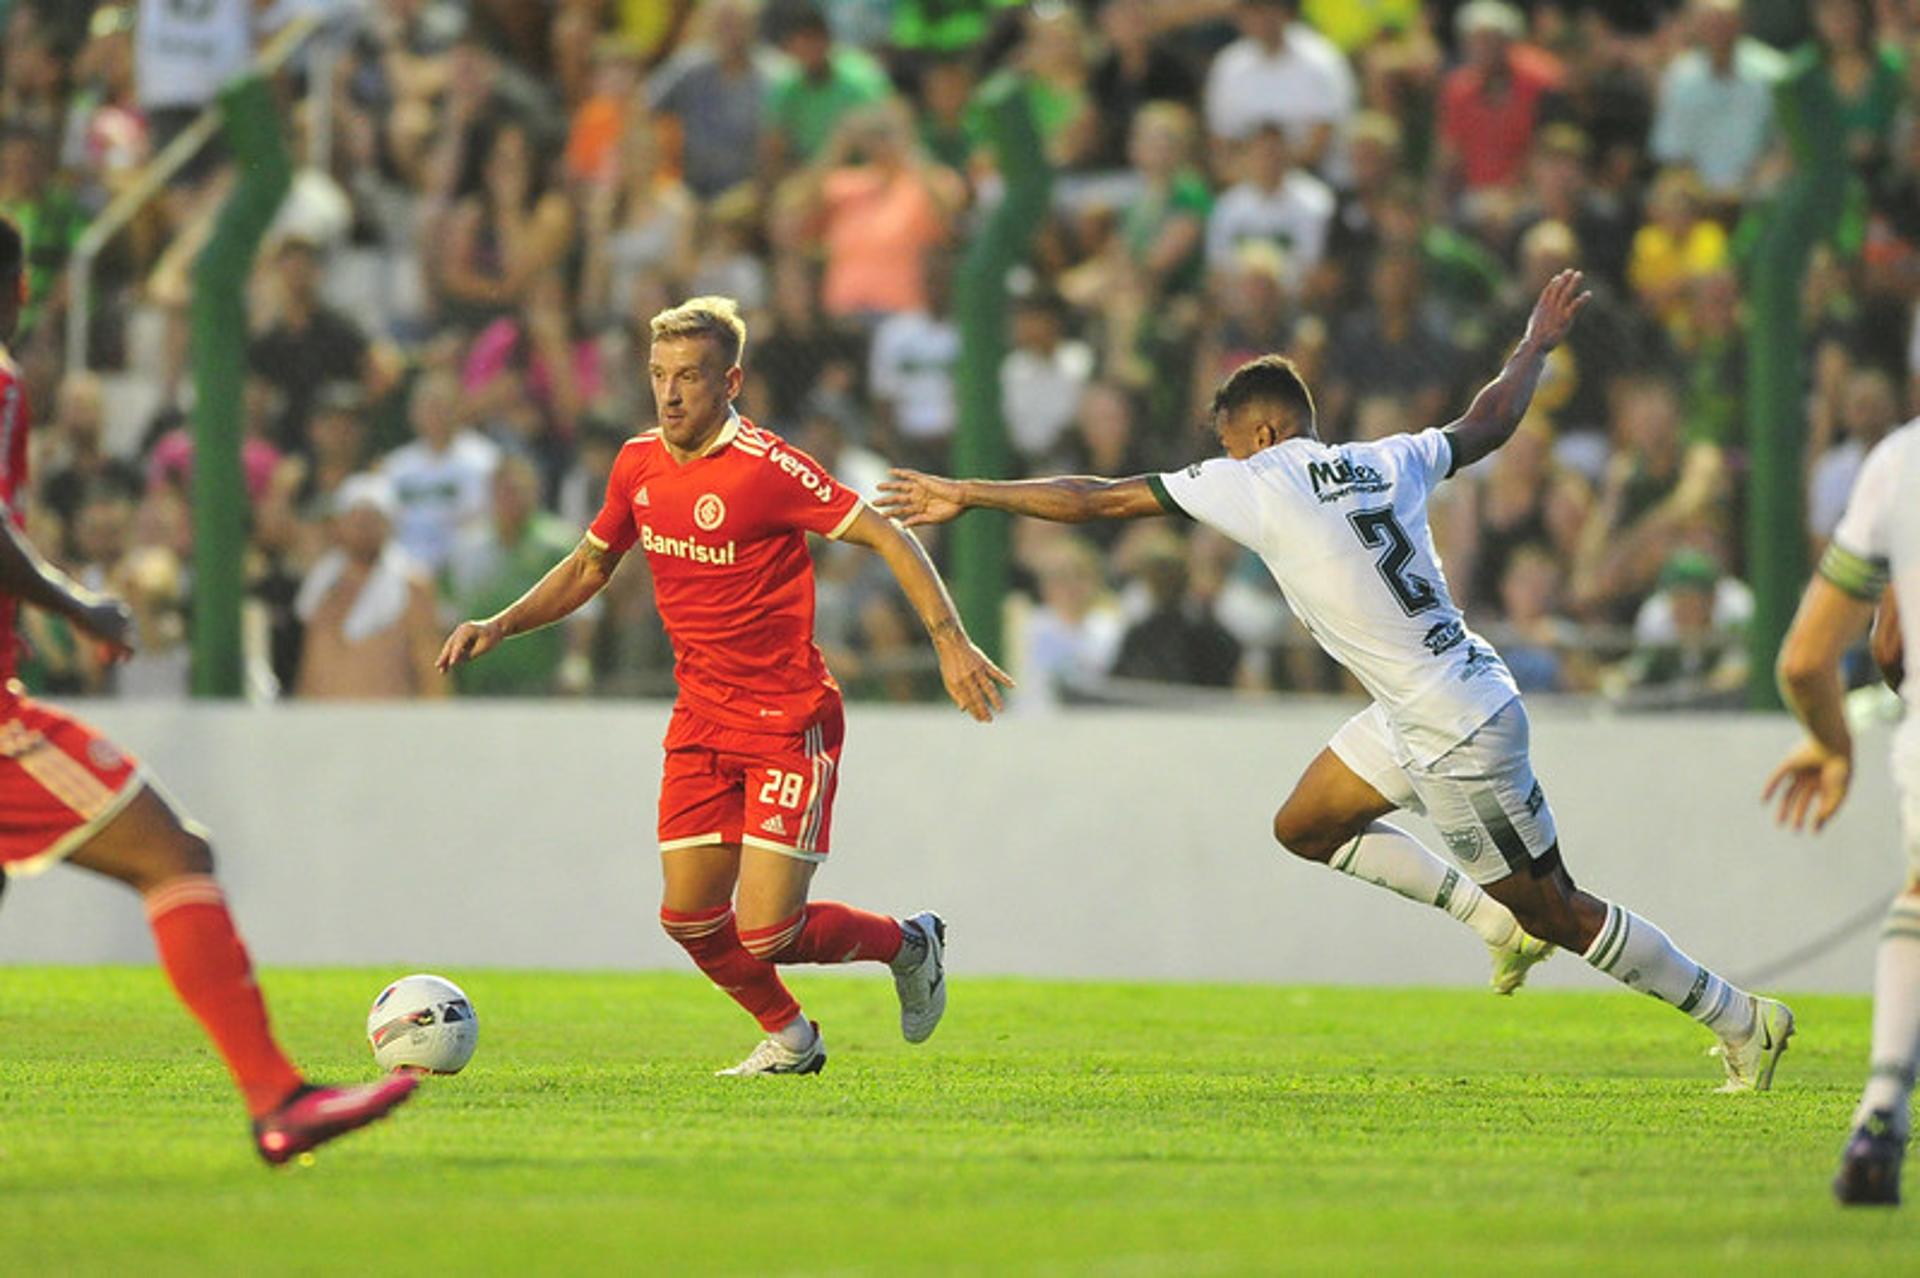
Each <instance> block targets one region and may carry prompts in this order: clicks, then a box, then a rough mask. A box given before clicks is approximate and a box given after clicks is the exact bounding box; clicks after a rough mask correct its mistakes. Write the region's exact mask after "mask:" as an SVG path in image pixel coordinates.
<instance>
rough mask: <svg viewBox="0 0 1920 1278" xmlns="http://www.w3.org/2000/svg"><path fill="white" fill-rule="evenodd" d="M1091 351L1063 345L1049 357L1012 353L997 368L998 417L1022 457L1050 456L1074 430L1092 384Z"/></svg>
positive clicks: (1020, 351)
mask: <svg viewBox="0 0 1920 1278" xmlns="http://www.w3.org/2000/svg"><path fill="white" fill-rule="evenodd" d="M1093 364H1094V359H1093V350H1092V348H1090V347H1089V346H1088V345H1087V344H1086V343H1085V342H1076V341H1066V342H1061V343H1060V344H1059V345H1057V346H1055V347H1054V348H1053V350H1052V351H1051V352H1042V351H1035V350H1028V349H1026V348H1024V347H1015V348H1014V349H1013V350H1011V351H1009V352H1008V353H1007V358H1006V359H1005V360H1004V361H1003V362H1002V363H1001V365H1000V412H1001V414H1002V415H1003V416H1004V417H1005V418H1006V419H1007V434H1008V436H1009V437H1010V438H1011V440H1012V442H1013V447H1014V449H1015V451H1017V452H1018V453H1019V454H1020V455H1021V456H1022V457H1027V458H1038V457H1044V456H1046V455H1047V454H1048V453H1050V452H1051V451H1052V450H1053V448H1054V446H1055V445H1056V444H1058V443H1059V442H1060V437H1061V436H1062V435H1064V434H1066V432H1067V428H1068V427H1069V426H1071V425H1073V419H1074V417H1075V415H1077V414H1078V413H1079V411H1080V397H1081V396H1082V395H1083V394H1085V393H1086V389H1087V383H1088V382H1090V381H1092V380H1093Z"/></svg>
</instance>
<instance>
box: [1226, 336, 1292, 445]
mask: <svg viewBox="0 0 1920 1278" xmlns="http://www.w3.org/2000/svg"><path fill="white" fill-rule="evenodd" d="M1248 404H1278V405H1280V406H1281V407H1283V408H1285V409H1286V410H1287V411H1289V412H1291V413H1292V414H1293V415H1294V417H1295V418H1296V419H1297V420H1298V422H1299V424H1300V427H1301V429H1302V431H1304V432H1305V433H1308V434H1311V433H1312V431H1313V428H1314V409H1313V392H1312V391H1310V390H1308V389H1307V379H1306V378H1304V377H1302V376H1300V369H1299V366H1298V365H1296V364H1295V363H1294V362H1293V361H1292V360H1290V359H1288V358H1287V357H1286V356H1285V355H1262V356H1260V357H1259V358H1258V359H1250V360H1248V361H1247V362H1246V363H1244V364H1242V365H1241V366H1240V367H1238V368H1236V369H1234V370H1233V372H1231V373H1229V374H1227V380H1225V381H1224V382H1221V383H1220V386H1219V389H1217V390H1215V391H1214V392H1213V406H1212V408H1211V410H1210V412H1211V414H1212V416H1213V417H1215V418H1216V419H1217V418H1220V417H1222V416H1226V415H1229V414H1232V413H1235V412H1238V411H1239V410H1240V409H1242V408H1245V407H1246V406H1247V405H1248Z"/></svg>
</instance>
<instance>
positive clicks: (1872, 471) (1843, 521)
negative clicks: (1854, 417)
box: [1820, 427, 1916, 600]
mask: <svg viewBox="0 0 1920 1278" xmlns="http://www.w3.org/2000/svg"><path fill="white" fill-rule="evenodd" d="M1915 438H1916V435H1915V432H1914V429H1913V428H1912V427H1909V428H1907V429H1905V430H1899V431H1895V432H1894V433H1893V434H1891V435H1889V436H1887V437H1886V438H1885V439H1883V440H1881V441H1880V442H1879V443H1878V444H1876V445H1874V448H1873V451H1872V452H1870V453H1868V454H1867V459H1866V460H1865V461H1864V462H1862V463H1861V464H1860V477H1859V478H1858V479H1857V480H1855V481H1854V485H1853V495H1852V496H1851V497H1849V498H1848V499H1847V511H1846V513H1845V514H1844V515H1842V516H1840V523H1839V526H1838V527H1836V528H1835V529H1834V530H1833V540H1832V541H1831V542H1829V543H1828V545H1827V553H1826V554H1825V555H1823V556H1822V557H1821V559H1820V575H1821V576H1822V577H1825V578H1826V579H1827V580H1828V581H1830V582H1832V583H1833V584H1834V585H1835V586H1838V587H1839V588H1840V589H1841V590H1844V591H1846V592H1847V593H1848V594H1850V595H1852V596H1854V597H1855V598H1856V599H1867V600H1873V599H1878V598H1879V597H1880V592H1881V591H1882V590H1884V589H1886V586H1887V578H1888V574H1889V572H1890V567H1889V562H1890V560H1891V557H1892V554H1893V544H1892V542H1893V516H1894V514H1895V513H1896V512H1897V510H1898V502H1897V498H1898V494H1899V490H1900V487H1901V480H1902V478H1903V475H1904V472H1905V471H1906V469H1907V453H1908V452H1910V451H1911V450H1912V447H1913V441H1914V439H1915Z"/></svg>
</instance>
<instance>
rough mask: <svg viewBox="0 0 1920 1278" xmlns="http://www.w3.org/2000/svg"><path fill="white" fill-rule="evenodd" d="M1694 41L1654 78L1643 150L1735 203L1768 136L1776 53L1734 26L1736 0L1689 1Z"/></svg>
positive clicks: (1737, 22)
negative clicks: (1656, 90)
mask: <svg viewBox="0 0 1920 1278" xmlns="http://www.w3.org/2000/svg"><path fill="white" fill-rule="evenodd" d="M1688 19H1689V25H1690V28H1691V30H1690V34H1691V35H1692V36H1693V38H1694V40H1695V41H1696V42H1697V44H1696V47H1694V48H1690V49H1688V50H1686V51H1685V52H1683V53H1682V54H1680V56H1678V57H1676V58H1674V59H1673V60H1672V61H1671V62H1669V63H1668V64H1667V66H1666V70H1665V71H1664V72H1663V73H1662V74H1661V77H1660V101H1659V108H1658V110H1657V111H1656V112H1655V114H1654V119H1653V133H1652V136H1651V137H1650V138H1649V139H1648V143H1647V145H1648V150H1649V151H1651V153H1652V155H1653V158H1654V159H1655V160H1656V161H1658V162H1659V163H1661V164H1663V165H1668V166H1676V167H1683V168H1687V169H1691V170H1692V171H1693V172H1694V173H1695V174H1696V175H1698V177H1699V179H1700V181H1701V183H1702V184H1703V185H1704V186H1705V187H1706V189H1707V191H1708V193H1709V194H1710V195H1711V196H1712V197H1713V199H1715V200H1716V201H1720V202H1722V203H1725V204H1728V205H1738V204H1739V203H1740V202H1741V201H1742V200H1743V199H1744V197H1745V195H1746V192H1747V187H1748V184H1749V183H1750V182H1751V181H1752V180H1753V177H1754V174H1755V173H1756V171H1757V170H1758V169H1759V167H1760V162H1761V160H1762V159H1763V158H1764V157H1765V155H1766V151H1767V147H1768V145H1769V144H1770V142H1771V141H1772V129H1773V87H1774V85H1775V84H1776V83H1777V82H1778V81H1779V79H1780V77H1781V75H1782V73H1783V72H1784V71H1785V69H1786V60H1785V58H1783V57H1782V56H1781V55H1780V53H1779V52H1778V51H1777V50H1775V49H1772V48H1769V47H1768V46H1767V45H1765V44H1762V43H1761V42H1760V41H1758V40H1755V39H1753V38H1752V37H1750V36H1748V35H1746V34H1744V33H1743V31H1742V21H1741V16H1740V3H1739V0H1692V4H1691V5H1690V6H1689V10H1688Z"/></svg>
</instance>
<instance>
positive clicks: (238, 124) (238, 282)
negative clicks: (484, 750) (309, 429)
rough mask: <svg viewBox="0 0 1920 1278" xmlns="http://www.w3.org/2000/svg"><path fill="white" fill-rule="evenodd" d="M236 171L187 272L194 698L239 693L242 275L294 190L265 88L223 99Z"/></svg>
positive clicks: (252, 86)
mask: <svg viewBox="0 0 1920 1278" xmlns="http://www.w3.org/2000/svg"><path fill="white" fill-rule="evenodd" d="M220 111H221V117H222V119H221V122H222V127H223V128H224V130H225V132H226V136H227V141H228V143H229V144H230V145H231V147H232V149H233V156H234V161H235V166H236V170H237V178H236V181H235V183H234V187H233V193H232V194H231V195H229V196H228V197H227V201H226V203H225V204H224V205H222V206H221V208H220V212H219V215H218V220H217V221H216V222H215V224H214V230H213V236H212V238H211V239H209V240H208V241H207V246H206V247H205V248H204V249H202V250H201V251H200V256H199V258H198V259H196V260H195V262H194V264H193V300H192V303H191V305H190V307H189V320H190V323H191V329H192V338H191V340H192V343H193V353H192V365H193V387H194V409H193V581H194V595H193V635H192V641H193V695H195V696H196V697H237V696H239V695H240V693H241V656H240V605H241V601H242V599H243V597H244V595H245V592H246V564H245V560H246V549H247V522H248V519H249V510H248V502H247V487H246V480H245V476H244V475H243V473H242V471H241V467H240V443H241V434H242V404H241V399H242V396H241V392H242V388H243V387H244V385H245V381H246V372H247V305H246V288H247V273H248V272H249V271H250V270H251V269H252V267H253V259H254V255H255V254H256V253H257V252H258V251H259V248H260V241H261V239H262V238H263V237H264V236H265V235H266V233H267V228H268V226H269V225H271V223H272V221H273V215H274V213H275V212H276V211H277V210H278V209H279V207H280V201H281V200H282V199H283V198H285V196H286V193H287V188H288V187H289V186H290V185H291V184H292V181H293V165H292V161H291V159H290V158H289V156H288V153H287V145H286V140H285V138H284V137H283V136H282V134H281V131H280V112H279V108H278V107H277V106H276V105H275V103H274V100H273V95H272V93H271V92H270V91H269V90H268V87H267V83H266V81H265V80H263V79H260V78H259V77H257V76H252V77H246V78H243V79H240V80H236V81H234V82H233V83H232V84H230V85H228V86H227V87H226V88H225V89H223V90H222V91H221V94H220Z"/></svg>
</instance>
